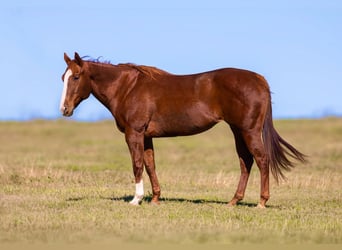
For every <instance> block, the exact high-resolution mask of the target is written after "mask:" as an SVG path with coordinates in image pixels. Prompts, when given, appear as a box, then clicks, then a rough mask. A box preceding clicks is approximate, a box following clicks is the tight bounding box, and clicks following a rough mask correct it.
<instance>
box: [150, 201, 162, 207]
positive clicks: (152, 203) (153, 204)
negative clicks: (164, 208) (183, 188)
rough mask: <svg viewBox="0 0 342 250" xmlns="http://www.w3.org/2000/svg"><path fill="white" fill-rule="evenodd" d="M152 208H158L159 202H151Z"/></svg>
mask: <svg viewBox="0 0 342 250" xmlns="http://www.w3.org/2000/svg"><path fill="white" fill-rule="evenodd" d="M151 205H152V206H159V205H160V202H159V201H151Z"/></svg>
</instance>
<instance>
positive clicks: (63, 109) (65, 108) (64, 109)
mask: <svg viewBox="0 0 342 250" xmlns="http://www.w3.org/2000/svg"><path fill="white" fill-rule="evenodd" d="M61 111H62V113H63V115H66V114H67V112H68V108H67V107H65V106H64V107H63V108H62V109H61Z"/></svg>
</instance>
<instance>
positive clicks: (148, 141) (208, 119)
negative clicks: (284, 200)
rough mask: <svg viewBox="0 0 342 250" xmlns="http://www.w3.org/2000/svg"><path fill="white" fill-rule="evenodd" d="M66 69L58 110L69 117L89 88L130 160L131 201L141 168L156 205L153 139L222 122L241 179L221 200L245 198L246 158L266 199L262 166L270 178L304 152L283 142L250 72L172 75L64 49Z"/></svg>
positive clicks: (262, 87) (140, 192)
mask: <svg viewBox="0 0 342 250" xmlns="http://www.w3.org/2000/svg"><path fill="white" fill-rule="evenodd" d="M64 61H65V62H66V64H67V68H66V70H65V72H64V74H63V75H62V81H63V83H64V87H63V92H62V97H61V102H60V111H61V113H62V114H63V115H64V116H66V117H69V116H71V115H72V114H73V112H74V110H75V108H76V107H77V106H78V105H79V104H80V103H81V102H82V101H83V100H85V99H87V98H88V97H89V95H90V94H92V95H94V96H95V98H96V99H98V100H99V101H100V102H101V103H102V104H103V105H104V106H105V107H106V108H107V109H108V110H109V111H110V112H111V114H112V115H113V117H114V119H115V122H116V125H117V127H118V129H119V130H120V131H121V132H122V133H124V135H125V140H126V143H127V145H128V149H129V152H130V156H131V159H132V167H133V173H134V178H135V194H134V198H133V199H132V200H131V201H130V204H132V205H139V204H141V202H142V200H143V196H144V185H143V179H142V174H143V170H144V166H145V169H146V172H147V174H148V176H149V180H150V182H151V187H152V199H151V203H152V204H159V198H160V193H161V190H160V185H159V181H158V177H157V174H156V164H155V160H154V148H153V141H152V139H153V138H158V137H174V136H188V135H194V134H198V133H201V132H203V131H206V130H208V129H210V128H212V127H213V126H214V125H215V124H217V123H218V122H220V121H225V122H226V123H227V124H228V125H229V127H230V129H231V130H232V132H233V135H234V139H235V146H236V152H237V155H238V158H239V161H240V169H241V174H240V180H239V183H238V186H237V189H236V192H235V194H234V196H233V198H232V199H231V200H230V201H229V202H228V206H235V205H236V204H237V203H238V202H239V201H241V200H242V199H243V198H244V195H245V190H246V186H247V181H248V178H249V175H250V172H251V168H252V165H253V162H254V161H255V162H256V165H257V167H258V168H259V171H260V179H261V188H260V202H259V203H258V205H257V207H260V208H265V206H266V202H267V201H268V200H269V198H270V191H269V189H270V188H269V172H270V170H271V173H272V174H273V176H274V178H275V180H276V181H277V182H278V181H279V180H280V179H285V178H286V177H285V175H284V171H289V170H291V169H292V168H293V167H294V166H295V163H294V161H293V160H295V161H296V162H305V161H306V155H304V154H303V153H301V152H299V151H298V150H297V149H296V148H294V147H293V146H292V145H290V144H289V143H288V142H286V141H285V140H284V139H283V138H282V137H281V136H280V135H279V134H278V132H277V131H276V130H275V128H274V125H273V118H272V106H271V92H270V88H269V85H268V83H267V81H266V80H265V78H264V77H263V76H261V75H260V74H257V73H255V72H252V71H248V70H244V69H237V68H222V69H216V70H213V71H208V72H203V73H198V74H191V75H175V74H171V73H169V72H166V71H164V70H161V69H158V68H156V67H150V66H143V65H136V64H132V63H126V64H117V65H114V64H111V63H109V62H99V61H98V60H85V59H84V58H81V57H80V56H79V54H78V53H77V52H75V55H74V59H71V58H70V57H69V56H68V55H67V54H66V53H64Z"/></svg>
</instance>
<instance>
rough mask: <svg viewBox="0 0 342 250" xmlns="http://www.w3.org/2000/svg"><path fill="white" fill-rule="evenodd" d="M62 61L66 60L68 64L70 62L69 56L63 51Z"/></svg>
mask: <svg viewBox="0 0 342 250" xmlns="http://www.w3.org/2000/svg"><path fill="white" fill-rule="evenodd" d="M64 61H65V62H66V64H67V65H69V63H70V62H71V59H70V57H68V55H67V54H66V53H65V52H64Z"/></svg>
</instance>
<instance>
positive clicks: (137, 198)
mask: <svg viewBox="0 0 342 250" xmlns="http://www.w3.org/2000/svg"><path fill="white" fill-rule="evenodd" d="M141 202H142V197H140V196H134V198H133V200H131V201H130V202H129V204H130V205H133V206H139V205H140V204H141Z"/></svg>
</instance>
